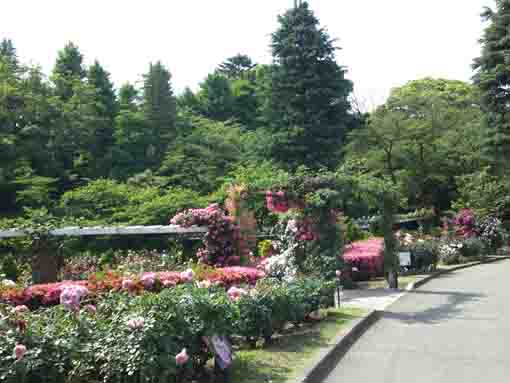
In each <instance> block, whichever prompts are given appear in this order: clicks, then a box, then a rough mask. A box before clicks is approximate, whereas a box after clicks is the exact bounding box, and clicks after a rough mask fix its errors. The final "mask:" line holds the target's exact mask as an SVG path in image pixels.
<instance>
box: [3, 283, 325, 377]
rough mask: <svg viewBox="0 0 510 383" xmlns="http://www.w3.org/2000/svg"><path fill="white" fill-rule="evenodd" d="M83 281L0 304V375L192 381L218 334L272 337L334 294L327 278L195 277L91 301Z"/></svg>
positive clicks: (302, 318)
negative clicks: (55, 297)
mask: <svg viewBox="0 0 510 383" xmlns="http://www.w3.org/2000/svg"><path fill="white" fill-rule="evenodd" d="M76 286H78V285H76ZM84 289H86V288H85V287H81V288H79V289H77V291H76V292H77V293H78V294H77V295H75V294H74V292H73V291H67V292H66V294H62V296H65V299H66V300H65V302H63V304H62V305H59V306H56V307H51V308H47V309H44V310H38V311H35V312H32V311H29V310H28V308H27V307H25V306H18V307H17V308H12V307H7V306H2V305H0V376H1V377H2V379H4V380H6V381H13V382H17V381H20V382H21V381H22V382H24V383H36V382H42V381H48V382H50V381H55V382H57V381H58V382H60V381H62V382H63V381H80V382H81V381H87V382H92V383H98V382H104V383H109V382H112V383H113V382H119V381H126V382H131V381H133V382H141V381H144V382H154V381H172V382H189V381H192V380H193V379H194V378H195V377H196V375H197V374H199V373H201V372H202V371H203V367H204V365H205V364H206V362H207V360H208V359H209V358H211V357H212V356H213V354H212V352H211V350H210V349H209V348H208V346H207V344H208V343H209V339H211V337H212V336H214V335H219V336H227V337H230V338H232V339H238V337H241V338H242V339H246V340H248V341H249V342H250V343H251V344H253V343H254V342H256V341H257V340H258V339H261V338H265V339H266V340H267V339H269V338H271V336H272V335H273V333H274V332H275V331H278V330H279V329H282V328H283V327H284V326H285V323H287V322H292V323H294V324H299V323H302V322H303V321H307V320H311V319H309V318H311V317H314V315H312V314H313V313H314V312H316V311H317V310H318V309H319V308H320V307H324V306H325V305H326V304H327V303H329V301H330V298H331V296H332V288H331V286H330V284H328V283H325V282H322V281H320V280H316V279H314V280H299V281H295V282H292V283H283V282H278V281H275V280H271V279H264V280H262V281H260V282H259V283H258V284H257V286H255V287H251V288H234V287H233V288H230V289H229V291H228V292H227V291H226V290H225V289H223V288H220V287H218V286H213V285H210V286H207V287H206V286H202V287H201V286H197V284H196V283H191V282H189V283H184V284H182V285H180V286H176V287H175V288H173V289H165V290H163V291H161V292H160V293H151V292H148V293H146V294H141V295H137V296H132V295H131V294H129V293H128V292H125V293H119V294H109V295H106V296H105V297H104V299H103V300H101V301H99V302H98V304H97V306H92V305H91V302H90V301H89V297H88V296H87V295H83V294H84V293H85V290H84ZM76 297H77V299H75V298H76ZM76 304H77V306H76Z"/></svg>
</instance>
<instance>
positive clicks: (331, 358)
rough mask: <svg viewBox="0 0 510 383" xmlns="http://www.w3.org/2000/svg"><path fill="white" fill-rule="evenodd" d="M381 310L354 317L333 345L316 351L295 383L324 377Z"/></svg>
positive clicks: (309, 382) (318, 380)
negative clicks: (361, 316)
mask: <svg viewBox="0 0 510 383" xmlns="http://www.w3.org/2000/svg"><path fill="white" fill-rule="evenodd" d="M381 313H382V312H381V311H378V310H372V311H370V312H369V313H368V314H366V315H365V316H364V317H363V318H360V319H356V320H355V321H354V322H353V323H352V324H351V325H350V326H349V327H348V328H347V329H346V330H344V331H342V332H341V333H340V334H338V335H337V336H336V337H335V339H334V340H333V342H332V343H333V345H332V346H330V347H327V348H325V349H323V350H321V351H319V352H318V354H317V355H316V356H315V357H314V359H313V360H312V362H310V364H309V365H308V366H307V367H306V368H305V370H304V372H303V373H302V374H301V375H300V376H299V377H298V378H296V379H295V380H293V381H294V382H296V383H316V382H320V381H322V380H323V379H325V378H326V377H327V376H328V374H329V373H330V372H331V371H332V369H333V368H334V367H335V366H336V364H337V363H338V362H339V361H340V359H342V357H343V356H344V355H345V354H346V352H347V351H348V350H349V349H350V348H351V346H352V345H353V344H354V343H355V342H356V341H357V340H358V338H359V337H360V336H361V335H363V333H364V332H365V331H366V330H368V328H369V327H370V326H372V325H373V324H374V323H375V322H377V320H378V319H379V318H380V317H381Z"/></svg>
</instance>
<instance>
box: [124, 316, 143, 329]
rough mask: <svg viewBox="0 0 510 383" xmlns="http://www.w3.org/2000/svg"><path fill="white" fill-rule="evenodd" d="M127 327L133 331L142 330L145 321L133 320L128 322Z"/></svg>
mask: <svg viewBox="0 0 510 383" xmlns="http://www.w3.org/2000/svg"><path fill="white" fill-rule="evenodd" d="M127 325H128V327H129V328H130V329H131V330H133V331H134V330H140V329H142V328H143V326H144V325H145V319H143V318H142V317H137V318H132V319H130V320H128V321H127Z"/></svg>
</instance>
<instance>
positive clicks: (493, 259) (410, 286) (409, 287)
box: [405, 256, 510, 291]
mask: <svg viewBox="0 0 510 383" xmlns="http://www.w3.org/2000/svg"><path fill="white" fill-rule="evenodd" d="M505 259H510V256H498V257H490V258H488V259H484V260H481V261H478V262H473V263H469V264H466V265H459V266H455V267H452V268H450V269H446V270H439V271H436V272H435V273H434V274H431V275H428V276H426V277H425V278H423V279H420V280H419V281H416V282H412V283H409V284H408V285H407V286H406V288H405V291H412V290H414V289H416V288H418V287H420V286H423V285H424V284H425V283H427V282H429V281H430V280H432V279H434V278H437V277H439V276H441V275H443V274H447V273H451V272H454V271H457V270H462V269H468V268H470V267H475V266H480V265H484V264H486V263H494V262H498V261H502V260H505Z"/></svg>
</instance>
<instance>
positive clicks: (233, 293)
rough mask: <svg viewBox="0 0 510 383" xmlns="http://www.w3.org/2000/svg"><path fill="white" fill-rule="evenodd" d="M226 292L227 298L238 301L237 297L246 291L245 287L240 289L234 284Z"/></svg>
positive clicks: (239, 297)
mask: <svg viewBox="0 0 510 383" xmlns="http://www.w3.org/2000/svg"><path fill="white" fill-rule="evenodd" d="M227 294H228V296H229V298H230V299H232V300H233V301H238V300H239V299H241V297H242V296H243V295H246V294H248V292H247V291H246V290H245V289H240V288H237V287H235V286H232V287H231V288H230V289H229V290H228V292H227Z"/></svg>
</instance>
